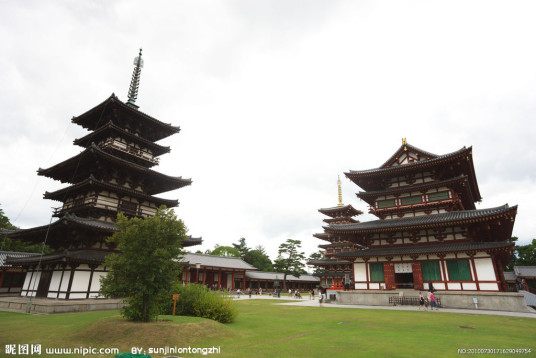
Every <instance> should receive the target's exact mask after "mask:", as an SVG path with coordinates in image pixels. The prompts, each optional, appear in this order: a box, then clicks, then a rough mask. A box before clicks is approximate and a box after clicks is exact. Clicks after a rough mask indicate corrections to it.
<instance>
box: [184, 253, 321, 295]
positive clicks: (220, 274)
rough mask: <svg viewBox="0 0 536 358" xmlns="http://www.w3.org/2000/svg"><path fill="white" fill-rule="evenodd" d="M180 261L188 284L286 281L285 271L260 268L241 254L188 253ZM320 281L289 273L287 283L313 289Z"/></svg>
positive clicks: (243, 285)
mask: <svg viewBox="0 0 536 358" xmlns="http://www.w3.org/2000/svg"><path fill="white" fill-rule="evenodd" d="M181 263H182V264H183V266H184V269H183V272H182V276H181V279H182V283H183V284H185V285H186V284H188V283H199V284H202V285H206V286H207V287H209V288H211V289H213V290H220V289H229V290H236V289H241V290H247V289H250V288H251V289H253V290H256V289H259V288H262V289H263V290H273V289H274V288H275V287H274V283H275V282H276V281H280V282H281V285H282V284H283V275H284V274H283V273H281V272H261V271H257V269H256V268H255V267H253V266H251V265H250V264H248V263H247V262H245V261H244V260H242V259H241V258H239V257H228V256H214V255H206V254H190V253H187V254H185V255H184V257H183V258H182V259H181ZM318 284H319V279H318V278H316V277H313V276H311V275H307V274H305V275H300V277H295V276H292V275H287V286H288V287H289V288H292V289H300V290H310V289H312V288H314V287H316V286H317V285H318Z"/></svg>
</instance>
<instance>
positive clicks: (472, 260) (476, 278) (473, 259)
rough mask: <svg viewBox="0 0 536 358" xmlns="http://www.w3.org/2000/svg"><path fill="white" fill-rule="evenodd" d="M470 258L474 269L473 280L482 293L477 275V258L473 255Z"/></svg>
mask: <svg viewBox="0 0 536 358" xmlns="http://www.w3.org/2000/svg"><path fill="white" fill-rule="evenodd" d="M470 257H471V260H469V261H470V262H471V266H472V267H473V279H474V280H475V283H476V289H477V291H480V285H479V284H478V275H477V274H476V266H475V256H474V255H471V256H470Z"/></svg>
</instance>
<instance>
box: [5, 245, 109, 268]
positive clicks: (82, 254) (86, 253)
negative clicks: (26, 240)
mask: <svg viewBox="0 0 536 358" xmlns="http://www.w3.org/2000/svg"><path fill="white" fill-rule="evenodd" d="M111 253H113V251H110V250H99V249H82V250H64V251H60V252H55V253H53V254H48V255H43V256H42V257H41V255H37V256H30V257H21V258H15V257H8V259H7V261H8V262H9V263H10V264H12V265H17V266H32V265H37V264H38V263H39V262H40V263H41V265H47V264H52V263H66V264H70V263H77V264H102V263H103V262H104V259H105V258H106V256H107V255H109V254H111Z"/></svg>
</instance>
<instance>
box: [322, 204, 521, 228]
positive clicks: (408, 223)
mask: <svg viewBox="0 0 536 358" xmlns="http://www.w3.org/2000/svg"><path fill="white" fill-rule="evenodd" d="M516 213H517V205H515V206H512V207H510V206H508V204H505V205H503V206H498V207H495V208H489V209H479V210H462V211H452V212H446V213H441V214H431V215H421V216H412V217H404V218H397V219H384V220H373V221H367V222H362V223H357V224H348V225H331V226H329V227H324V230H325V232H326V233H328V234H358V233H373V232H387V231H397V230H415V229H426V228H434V227H444V226H451V225H465V224H471V223H477V222H486V221H492V220H495V219H498V218H502V217H509V218H511V219H512V220H513V219H514V218H515V215H516Z"/></svg>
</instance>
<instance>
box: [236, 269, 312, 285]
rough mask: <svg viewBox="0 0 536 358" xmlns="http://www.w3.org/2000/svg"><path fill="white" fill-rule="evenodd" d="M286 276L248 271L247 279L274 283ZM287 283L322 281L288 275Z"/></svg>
mask: <svg viewBox="0 0 536 358" xmlns="http://www.w3.org/2000/svg"><path fill="white" fill-rule="evenodd" d="M284 276H285V274H284V273H281V272H263V271H248V272H246V277H247V278H249V279H252V280H270V281H273V280H275V279H276V277H277V278H278V279H279V280H281V281H282V280H283V277H284ZM287 281H299V282H318V281H320V280H319V279H318V277H314V276H312V275H300V277H296V276H293V275H287Z"/></svg>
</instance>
